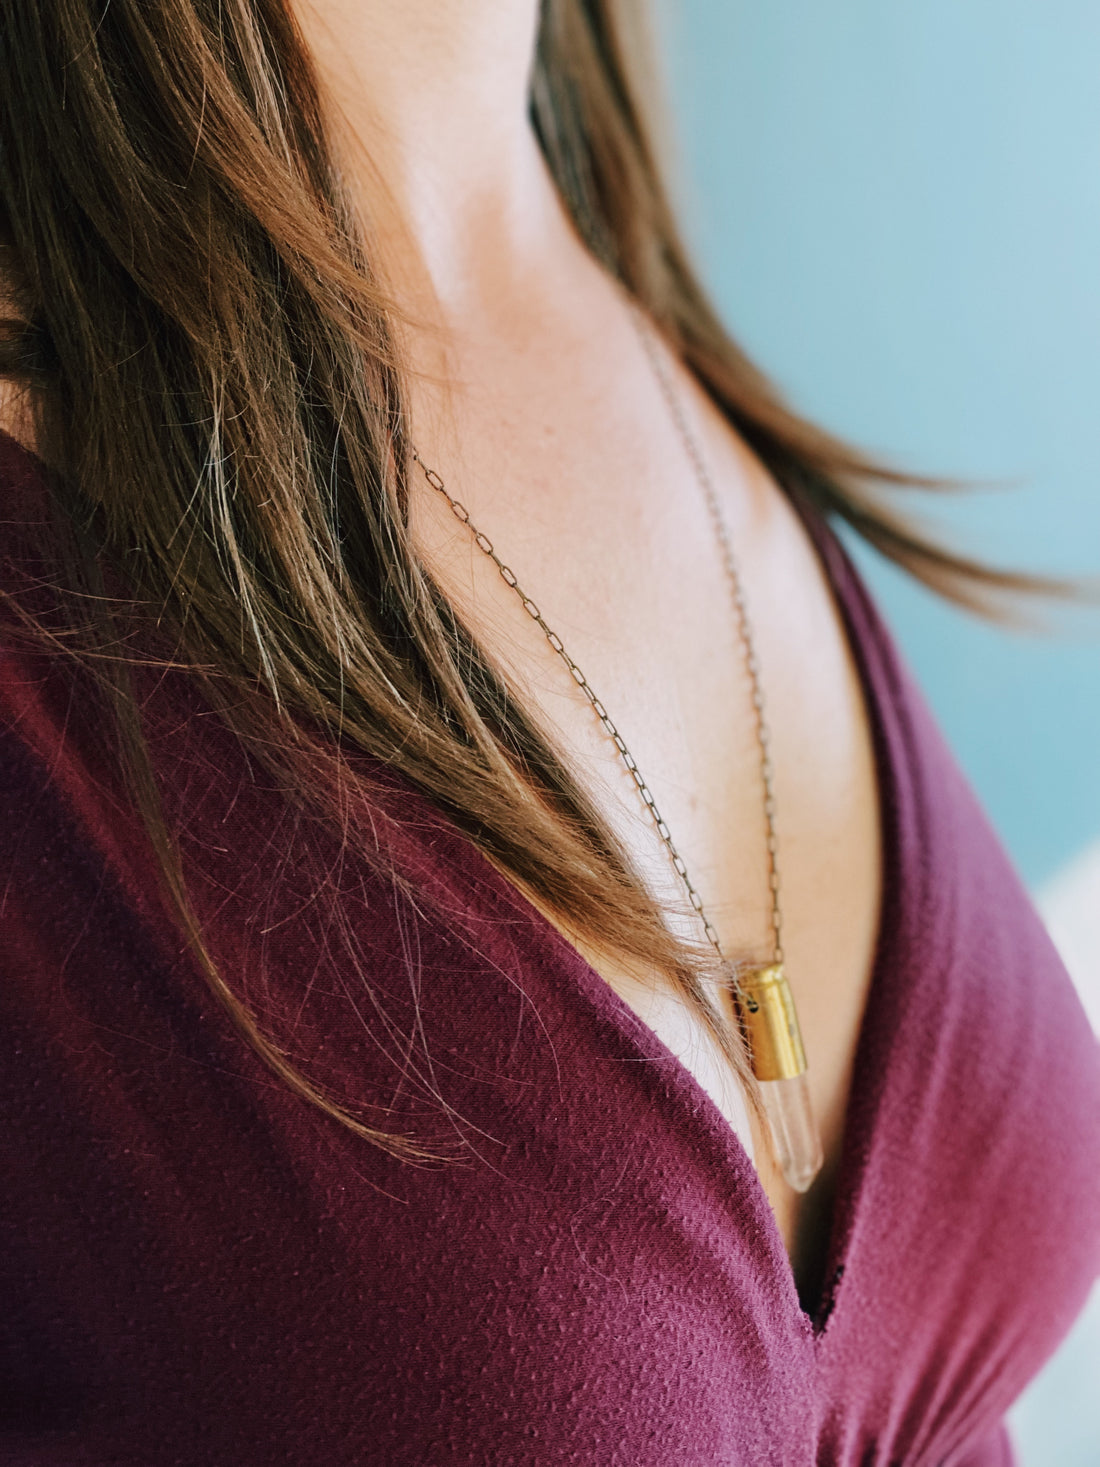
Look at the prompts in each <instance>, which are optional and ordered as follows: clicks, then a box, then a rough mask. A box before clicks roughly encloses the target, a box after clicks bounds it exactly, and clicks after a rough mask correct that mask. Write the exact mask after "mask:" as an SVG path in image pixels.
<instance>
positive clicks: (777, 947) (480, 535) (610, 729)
mask: <svg viewBox="0 0 1100 1467" xmlns="http://www.w3.org/2000/svg"><path fill="white" fill-rule="evenodd" d="M631 312H632V315H633V317H634V322H635V325H636V327H637V330H638V334H639V336H640V337H641V340H642V343H643V346H644V347H645V351H646V355H647V357H648V359H649V362H650V364H651V366H652V369H653V372H654V375H655V377H656V379H657V382H658V385H659V386H660V389H661V392H662V394H663V396H664V399H665V402H666V404H667V406H668V408H669V411H670V413H671V415H672V419H673V422H674V424H675V426H676V429H677V432H678V434H679V436H680V439H681V441H682V442H683V444H684V447H685V449H686V451H687V454H688V458H689V460H690V462H691V465H692V468H693V470H694V472H695V477H696V479H697V480H698V482H699V485H700V488H701V489H702V491H703V496H704V498H705V500H706V503H707V509H708V511H709V513H710V516H711V519H712V521H713V524H714V528H715V531H716V533H717V537H718V544H719V547H720V549H721V552H722V560H723V565H724V568H725V570H726V574H727V577H728V579H729V582H730V589H731V593H732V600H733V605H734V610H735V612H736V616H737V627H738V632H739V634H740V638H741V643H742V646H743V648H744V653H745V666H746V669H747V671H748V674H749V679H750V682H751V683H752V706H753V711H754V714H755V720H756V734H757V741H758V744H759V747H760V772H761V779H762V783H763V787H764V818H765V821H766V824H767V853H768V885H769V889H770V892H771V899H772V911H771V921H772V929H773V934H774V956H773V959H772V961H773V962H774V963H776V964H779V963H782V961H783V945H782V917H781V912H780V905H779V863H778V849H779V843H778V839H777V837H776V828H775V791H774V769H773V765H772V759H771V747H770V738H769V733H768V725H767V721H766V718H765V713H764V695H763V689H762V686H761V678H760V667H759V662H758V660H757V656H756V646H755V642H754V639H753V635H752V628H751V623H750V621H749V614H748V606H747V603H746V599H745V593H744V587H743V584H742V580H741V574H740V571H739V568H738V564H737V558H736V556H735V555H734V552H733V545H732V543H731V540H730V535H729V531H728V529H727V526H726V522H725V519H724V517H723V515H722V510H721V505H720V503H719V500H718V495H717V493H716V492H715V489H714V484H713V481H712V479H711V477H710V473H709V471H708V470H707V466H706V462H705V460H704V458H703V454H702V450H701V449H700V447H699V444H698V442H697V441H696V439H695V436H694V434H693V433H692V432H691V429H690V427H689V425H688V422H687V418H686V416H685V415H684V411H683V408H682V406H681V403H680V400H679V397H678V395H677V393H676V390H675V388H674V386H673V384H672V381H671V379H670V378H669V376H668V373H667V372H666V370H665V367H664V364H663V362H661V360H660V357H659V355H658V353H657V349H656V346H655V344H654V342H653V340H652V339H651V337H650V334H649V330H648V327H647V325H646V324H645V323H644V322H643V318H642V314H641V312H640V310H639V309H638V308H637V307H635V306H634V305H633V304H632V305H631ZM410 454H411V457H412V459H413V460H414V462H415V463H417V464H419V465H420V469H421V471H422V473H423V475H424V477H425V479H426V480H427V482H428V483H429V485H430V486H431V487H432V488H433V489H434V490H436V491H437V493H439V494H440V495H442V497H443V498H444V499H445V500H446V501H447V503H448V505H449V506H450V508H451V512H452V513H453V514H454V516H455V518H456V519H458V520H459V521H460V522H461V523H462V524H463V525H466V526H467V527H468V529H469V530H470V532H471V534H472V535H473V538H474V543H475V544H476V545H477V547H478V549H479V550H481V551H483V552H484V554H485V555H486V556H488V558H489V559H490V560H491V561H492V562H493V564H494V565H495V566H496V568H497V570H498V571H499V573H500V576H501V579H502V580H503V581H504V583H505V584H506V585H508V586H510V587H511V588H512V590H513V591H515V592H516V594H517V596H518V597H519V599H520V601H521V603H522V605H523V609H524V611H526V613H527V615H528V616H529V617H530V618H531V620H532V621H533V622H534V623H535V625H536V626H537V627H538V628H539V630H540V631H541V632H542V634H543V636H544V637H545V638H546V640H547V642H548V643H549V644H550V646H551V647H552V648H553V650H554V651H555V652H556V653H557V655H558V656H559V657H560V658H561V660H562V661H563V662H564V663H565V665H566V667H567V668H568V670H569V675H570V676H571V677H572V679H573V681H574V682H575V683H576V685H577V687H578V688H580V690H581V692H582V693H583V694H584V696H585V698H587V700H588V702H589V704H590V706H591V708H592V711H593V712H594V713H595V715H596V717H597V718H598V719H599V721H600V724H601V726H602V728H603V730H604V732H605V733H606V734H607V735H608V737H609V738H610V739H611V741H612V743H613V744H614V745H615V748H616V749H617V750H618V753H619V757H620V758H621V759H622V762H623V763H624V764H625V766H626V768H627V770H628V771H629V772H630V776H631V778H632V779H633V781H634V784H635V787H636V788H637V791H638V794H639V796H640V797H641V799H642V802H643V803H644V805H645V807H646V809H647V810H648V812H649V815H650V818H651V820H652V822H653V826H654V828H655V830H656V831H657V834H658V836H659V837H660V839H661V841H662V842H663V844H664V846H665V849H666V851H667V852H668V856H669V859H670V861H671V862H672V865H673V868H674V869H675V871H676V873H677V875H678V876H679V878H680V880H681V882H682V884H683V887H684V890H685V891H686V893H687V896H688V900H689V902H690V903H691V905H692V907H693V909H694V910H695V912H696V913H697V914H698V916H699V920H700V922H701V923H702V926H703V931H704V932H705V934H706V936H707V939H708V941H709V942H710V944H711V946H712V947H713V948H714V950H715V952H716V953H717V954H718V956H719V958H720V959H721V960H722V961H723V962H725V954H724V953H723V952H722V944H721V942H720V940H719V937H718V933H717V931H716V929H715V927H714V924H713V923H712V922H711V920H710V918H709V917H708V916H707V914H706V910H705V909H704V906H703V900H702V898H701V897H700V895H699V892H698V891H697V889H696V887H695V885H694V883H693V882H692V880H691V877H690V876H689V875H688V869H687V866H686V864H685V862H684V858H683V856H681V855H680V852H679V851H678V850H677V848H676V843H675V841H674V840H673V838H672V832H671V831H670V830H669V828H668V825H667V824H666V822H665V820H664V818H663V817H662V815H661V812H660V810H659V809H658V807H657V801H656V799H655V798H654V796H653V792H652V790H651V789H650V788H649V785H648V784H647V783H646V781H645V778H644V776H643V775H642V771H641V770H640V769H639V768H638V763H637V760H636V759H635V758H634V756H633V754H632V753H631V752H630V749H629V747H628V746H627V743H626V740H625V739H624V738H623V736H622V734H621V733H620V732H619V729H618V727H617V726H616V724H615V722H614V720H613V719H612V718H611V715H610V714H609V713H608V711H607V709H606V708H605V707H604V705H603V703H602V702H601V701H600V699H599V697H598V696H597V694H596V692H595V690H594V689H593V687H592V685H591V683H590V682H589V681H588V678H587V677H586V676H585V674H584V672H583V670H582V669H581V668H580V667H579V666H578V664H577V663H576V662H574V660H573V658H572V657H571V656H570V655H569V653H568V652H567V651H566V649H565V646H564V644H563V643H562V640H561V638H560V637H559V636H558V634H557V632H555V631H554V630H553V629H552V628H551V627H550V626H549V625H548V624H547V622H546V619H545V618H544V617H543V614H542V612H541V611H540V610H539V607H538V605H537V604H536V602H535V601H533V600H532V599H531V597H530V596H528V595H527V593H526V591H524V589H523V587H522V586H521V585H520V583H519V579H518V577H517V576H516V573H515V571H513V570H512V569H511V568H510V567H509V566H507V565H506V564H505V563H504V561H503V560H502V559H501V558H500V556H499V555H498V554H497V551H496V549H495V547H494V545H493V542H492V541H491V540H490V539H489V537H488V535H486V534H485V533H484V531H482V530H479V529H478V528H477V526H476V525H475V524H474V523H473V521H472V520H471V518H470V512H469V510H468V509H467V508H466V506H465V505H464V504H463V503H462V502H461V501H460V500H457V499H455V498H453V497H452V496H451V494H449V493H448V491H447V488H446V486H445V485H444V483H443V480H442V479H441V478H440V476H439V474H438V473H436V471H435V470H434V469H431V468H429V467H428V466H427V464H425V463H424V461H423V459H422V458H421V457H420V455H419V453H418V452H417V451H416V448H415V447H411V448H410Z"/></svg>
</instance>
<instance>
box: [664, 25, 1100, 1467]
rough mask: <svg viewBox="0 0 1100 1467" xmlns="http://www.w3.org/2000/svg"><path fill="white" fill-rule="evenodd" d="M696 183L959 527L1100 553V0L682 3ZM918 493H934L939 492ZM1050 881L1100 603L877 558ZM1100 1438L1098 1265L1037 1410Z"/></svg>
mask: <svg viewBox="0 0 1100 1467" xmlns="http://www.w3.org/2000/svg"><path fill="white" fill-rule="evenodd" d="M658 15H659V18H660V22H661V24H660V34H661V36H662V37H663V41H664V49H665V52H666V63H667V64H666V71H667V72H668V74H669V77H670V81H671V93H672V102H673V107H672V112H673V115H674V117H675V119H676V121H677V124H678V128H677V130H678V133H679V137H680V139H681V149H680V158H681V165H682V166H680V167H679V168H678V169H677V173H676V177H677V184H678V193H679V195H680V202H681V205H682V206H683V212H684V218H685V222H686V224H687V228H688V235H689V239H690V240H691V241H692V243H693V244H694V245H695V249H696V254H697V257H698V258H699V260H700V262H701V264H702V266H703V269H704V274H705V276H706V278H707V280H708V281H709V283H710V285H711V287H712V289H713V291H714V293H715V295H716V297H717V300H718V303H719V305H720V306H721V308H722V310H723V312H724V314H725V317H726V319H727V321H728V322H729V323H730V325H731V326H732V328H733V330H734V333H735V335H736V336H738V338H739V339H740V340H741V342H742V344H743V345H744V346H746V347H747V348H748V350H749V351H750V352H751V354H752V355H753V356H754V357H755V358H756V360H757V361H758V362H759V363H760V364H761V365H762V366H764V367H765V368H766V369H767V370H768V371H769V372H770V373H771V374H772V376H773V378H774V379H775V380H777V382H778V383H779V384H780V385H781V386H782V387H783V388H784V389H785V390H786V391H787V393H788V395H789V397H790V398H791V399H792V400H793V401H794V403H795V404H796V405H798V406H799V407H801V408H802V409H803V410H805V411H806V412H807V413H808V414H809V415H810V416H812V417H815V418H817V419H819V420H820V421H821V422H823V423H824V424H826V425H828V426H829V427H831V428H833V429H835V430H837V431H839V432H840V433H841V434H843V435H845V436H847V437H849V438H851V439H853V440H855V441H856V442H858V443H860V444H862V445H864V446H866V447H868V448H870V449H872V450H874V451H875V452H876V453H878V454H879V455H881V456H885V457H886V458H888V459H890V460H891V461H893V462H894V463H896V464H898V465H901V466H904V467H908V468H910V469H914V470H918V471H925V472H931V473H937V474H946V475H955V476H969V477H973V478H977V479H982V480H985V481H1000V482H1001V483H1004V482H1006V481H1011V482H1012V484H1013V485H1014V486H1015V487H1013V488H1012V489H1010V490H997V491H996V492H993V491H990V490H983V491H981V492H978V493H974V494H968V495H966V496H963V497H960V498H955V497H952V498H950V499H949V500H946V501H945V500H943V499H941V498H940V497H939V496H937V497H935V498H933V499H929V500H928V502H927V508H928V511H929V512H930V513H931V512H935V513H936V514H938V515H941V516H942V520H941V523H942V525H943V527H944V529H945V530H947V531H948V533H949V535H950V537H951V538H952V539H953V540H954V541H955V543H957V544H958V545H959V546H960V547H961V548H966V549H968V550H970V551H971V552H975V553H977V554H979V555H980V556H982V557H984V558H987V559H990V560H999V561H1001V562H1002V563H1009V564H1015V565H1018V566H1023V567H1027V568H1030V569H1033V570H1052V571H1056V572H1074V573H1084V574H1091V575H1094V576H1095V575H1097V574H1098V573H1100V4H1098V3H1097V0H922V3H920V4H916V3H912V0H910V3H907V4H897V3H891V0H755V3H754V4H752V5H749V4H747V3H745V0H659V10H658ZM918 502H919V499H918ZM860 561H861V565H863V567H864V568H865V570H866V572H867V575H868V577H869V579H870V581H871V585H872V588H873V590H874V591H875V592H876V594H877V598H878V601H879V604H880V606H881V607H882V608H883V610H884V611H885V613H886V615H887V618H888V620H889V621H890V623H891V625H892V626H893V627H894V629H895V631H896V633H897V635H898V637H899V639H900V641H901V643H902V646H903V648H904V650H905V652H906V654H907V655H908V658H909V660H910V663H911V665H912V666H913V667H914V669H915V671H916V673H917V676H918V678H919V679H920V681H921V683H922V685H923V687H924V689H925V692H926V694H927V695H928V697H929V699H930V701H931V703H932V705H933V708H934V709H935V711H936V714H937V716H938V718H939V721H940V723H941V725H942V727H943V728H944V730H945V732H946V733H947V736H948V738H949V739H950V741H951V743H952V744H953V746H954V748H955V750H956V753H957V754H958V756H959V758H960V760H961V762H962V764H963V766H964V768H965V769H966V771H967V773H968V775H969V777H970V779H971V782H972V783H973V784H974V786H975V788H976V789H977V791H978V794H979V795H980V797H981V798H982V800H983V802H984V804H985V806H986V808H987V810H988V811H989V813H990V815H991V816H992V818H993V821H994V823H995V825H996V826H997V827H998V829H999V831H1000V833H1001V835H1002V837H1003V839H1004V841H1005V843H1006V844H1007V846H1008V849H1009V851H1010V853H1011V854H1012V856H1013V858H1014V859H1015V861H1016V864H1017V866H1018V867H1019V868H1020V870H1021V872H1022V874H1023V875H1024V877H1025V879H1026V880H1027V881H1028V882H1029V884H1030V885H1031V886H1032V887H1033V888H1036V887H1038V886H1039V885H1040V884H1041V883H1042V882H1043V881H1045V880H1046V879H1047V878H1049V877H1050V876H1051V875H1052V874H1053V873H1054V872H1055V871H1056V870H1057V869H1058V868H1059V867H1060V866H1062V865H1064V864H1065V863H1066V862H1067V861H1068V860H1070V858H1071V857H1073V856H1074V854H1075V853H1076V852H1078V851H1079V850H1080V849H1081V848H1083V847H1084V846H1085V845H1087V844H1088V843H1090V842H1094V841H1097V840H1098V839H1100V616H1097V614H1096V613H1091V614H1090V615H1088V616H1076V617H1074V618H1073V619H1072V620H1071V621H1069V622H1066V621H1065V620H1063V622H1062V631H1061V635H1060V636H1059V637H1058V638H1056V639H1053V640H1050V639H1048V640H1040V639H1037V638H1035V637H1028V638H1026V639H1025V638H1021V637H1019V636H1018V635H1009V634H1006V633H1005V632H1003V631H1000V630H997V629H994V628H992V627H990V626H988V625H985V624H983V623H981V622H978V621H976V620H973V619H971V618H968V617H966V616H964V615H963V614H962V613H959V612H956V611H954V610H951V609H949V608H947V607H946V606H944V605H943V604H942V603H939V602H937V601H936V600H935V599H934V598H933V597H931V596H930V595H929V594H928V593H926V592H923V591H922V590H919V589H917V588H915V587H914V586H913V585H912V584H911V583H909V582H907V581H906V580H905V579H904V578H903V577H902V576H900V575H899V574H898V573H897V572H894V571H892V570H890V569H888V568H885V567H883V566H882V563H881V562H880V561H877V560H876V559H875V558H874V557H873V556H871V555H868V556H861V557H860ZM1013 1427H1014V1433H1015V1436H1016V1441H1017V1447H1018V1450H1019V1453H1020V1460H1021V1462H1022V1463H1023V1464H1024V1467H1097V1464H1100V1289H1098V1290H1097V1291H1096V1292H1095V1293H1094V1296H1093V1301H1092V1305H1091V1306H1090V1309H1089V1310H1088V1311H1087V1313H1086V1314H1085V1315H1083V1316H1082V1318H1081V1320H1080V1322H1079V1323H1078V1325H1077V1327H1076V1329H1075V1330H1074V1333H1073V1335H1072V1336H1071V1337H1070V1339H1069V1340H1067V1342H1066V1344H1065V1345H1064V1346H1063V1348H1062V1350H1061V1351H1060V1352H1059V1354H1058V1355H1057V1356H1056V1357H1055V1360H1054V1361H1053V1362H1052V1364H1051V1365H1050V1366H1049V1367H1048V1368H1047V1370H1046V1371H1045V1372H1044V1373H1043V1374H1042V1375H1041V1376H1040V1377H1039V1378H1038V1380H1037V1381H1036V1382H1035V1384H1034V1385H1033V1386H1032V1387H1031V1388H1030V1389H1029V1391H1028V1393H1027V1394H1026V1395H1025V1396H1024V1398H1023V1399H1022V1401H1021V1402H1020V1403H1019V1404H1018V1405H1017V1407H1016V1408H1015V1410H1014V1412H1013Z"/></svg>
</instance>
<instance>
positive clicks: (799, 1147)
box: [760, 1070, 824, 1192]
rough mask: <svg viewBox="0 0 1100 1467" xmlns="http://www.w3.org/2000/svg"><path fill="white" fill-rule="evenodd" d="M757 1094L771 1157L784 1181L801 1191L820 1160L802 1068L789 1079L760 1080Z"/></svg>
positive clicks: (817, 1135)
mask: <svg viewBox="0 0 1100 1467" xmlns="http://www.w3.org/2000/svg"><path fill="white" fill-rule="evenodd" d="M760 1098H761V1100H762V1102H763V1105H764V1114H765V1115H766V1116H767V1118H768V1127H769V1129H770V1130H771V1134H772V1145H773V1146H774V1148H775V1159H776V1161H777V1162H778V1163H779V1166H780V1168H781V1170H782V1172H783V1175H784V1177H785V1178H786V1179H787V1183H788V1185H789V1186H791V1187H793V1188H794V1190H795V1191H796V1192H805V1191H806V1190H807V1188H808V1187H809V1186H810V1183H811V1182H812V1181H813V1179H814V1178H815V1177H816V1176H817V1174H818V1172H819V1171H820V1170H821V1163H822V1161H823V1160H824V1155H823V1153H822V1150H821V1136H820V1134H819V1132H818V1129H817V1121H816V1119H815V1118H814V1108H813V1104H812V1102H811V1100H810V1086H809V1078H808V1076H807V1074H806V1071H805V1070H803V1071H802V1073H801V1074H800V1075H793V1076H792V1077H791V1078H790V1079H789V1080H762V1081H761V1082H760Z"/></svg>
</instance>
